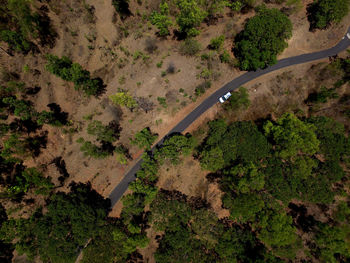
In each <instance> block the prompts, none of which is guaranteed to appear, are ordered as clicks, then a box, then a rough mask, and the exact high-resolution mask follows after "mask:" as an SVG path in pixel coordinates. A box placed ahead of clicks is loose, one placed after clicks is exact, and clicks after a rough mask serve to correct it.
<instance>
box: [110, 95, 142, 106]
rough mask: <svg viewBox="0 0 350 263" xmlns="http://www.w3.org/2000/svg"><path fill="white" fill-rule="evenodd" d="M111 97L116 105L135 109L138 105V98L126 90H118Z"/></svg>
mask: <svg viewBox="0 0 350 263" xmlns="http://www.w3.org/2000/svg"><path fill="white" fill-rule="evenodd" d="M109 99H110V100H111V101H112V103H114V104H115V105H120V106H125V107H127V108H129V109H130V110H133V109H134V108H136V107H137V102H136V100H135V99H134V98H133V97H132V96H131V95H129V93H128V92H125V91H120V92H117V93H116V94H114V95H111V96H109Z"/></svg>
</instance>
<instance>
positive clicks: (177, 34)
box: [173, 29, 187, 41]
mask: <svg viewBox="0 0 350 263" xmlns="http://www.w3.org/2000/svg"><path fill="white" fill-rule="evenodd" d="M173 34H174V37H173V39H176V40H178V41H181V40H185V39H186V38H187V34H186V33H185V32H180V31H179V30H177V29H174V31H173Z"/></svg>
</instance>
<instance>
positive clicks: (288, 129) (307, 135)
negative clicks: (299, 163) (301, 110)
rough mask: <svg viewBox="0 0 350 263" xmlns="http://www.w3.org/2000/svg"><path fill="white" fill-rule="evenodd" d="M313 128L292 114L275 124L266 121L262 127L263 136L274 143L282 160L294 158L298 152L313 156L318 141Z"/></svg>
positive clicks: (284, 116) (316, 149)
mask: <svg viewBox="0 0 350 263" xmlns="http://www.w3.org/2000/svg"><path fill="white" fill-rule="evenodd" d="M315 129H316V128H315V126H313V125H312V124H308V123H304V122H303V121H301V120H299V119H298V118H297V117H296V116H294V115H293V114H289V113H287V114H285V115H283V116H282V118H280V119H278V120H277V122H276V124H273V123H272V122H270V121H268V122H267V123H266V124H265V125H264V130H265V134H266V135H267V136H269V137H271V138H273V140H274V141H275V143H276V145H277V151H278V152H279V155H280V156H281V158H282V159H286V158H290V157H293V156H296V155H297V153H298V152H299V151H302V152H303V153H305V154H309V155H312V154H315V153H316V152H317V151H318V149H319V144H320V142H319V140H318V139H317V136H316V134H315Z"/></svg>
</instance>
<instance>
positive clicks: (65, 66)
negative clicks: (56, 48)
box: [45, 54, 104, 96]
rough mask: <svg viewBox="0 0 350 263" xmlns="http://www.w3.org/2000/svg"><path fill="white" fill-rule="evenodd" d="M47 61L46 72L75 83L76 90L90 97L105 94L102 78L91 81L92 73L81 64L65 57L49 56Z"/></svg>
mask: <svg viewBox="0 0 350 263" xmlns="http://www.w3.org/2000/svg"><path fill="white" fill-rule="evenodd" d="M46 59H47V61H48V63H47V64H46V66H45V68H46V70H47V71H49V72H50V73H52V74H54V75H56V76H58V77H60V78H62V79H63V80H66V81H71V82H73V83H74V88H75V89H76V90H83V92H84V93H85V94H86V95H88V96H91V95H94V96H99V95H100V94H101V93H102V92H103V89H104V85H103V81H102V80H101V79H100V78H94V79H91V78H90V72H89V71H87V70H84V69H83V67H82V66H81V65H80V64H78V63H73V62H72V61H71V60H70V59H69V58H67V57H65V56H63V57H62V58H59V57H57V56H54V55H51V54H47V55H46Z"/></svg>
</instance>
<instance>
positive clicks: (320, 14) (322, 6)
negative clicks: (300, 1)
mask: <svg viewBox="0 0 350 263" xmlns="http://www.w3.org/2000/svg"><path fill="white" fill-rule="evenodd" d="M349 5H350V1H349V0H314V2H313V3H312V4H311V6H310V7H309V8H308V19H309V21H310V29H311V30H312V29H315V28H318V29H325V28H327V27H328V26H329V25H330V24H331V23H333V22H334V23H339V22H340V21H341V20H342V19H343V18H344V17H345V16H346V15H347V14H348V12H349Z"/></svg>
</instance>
